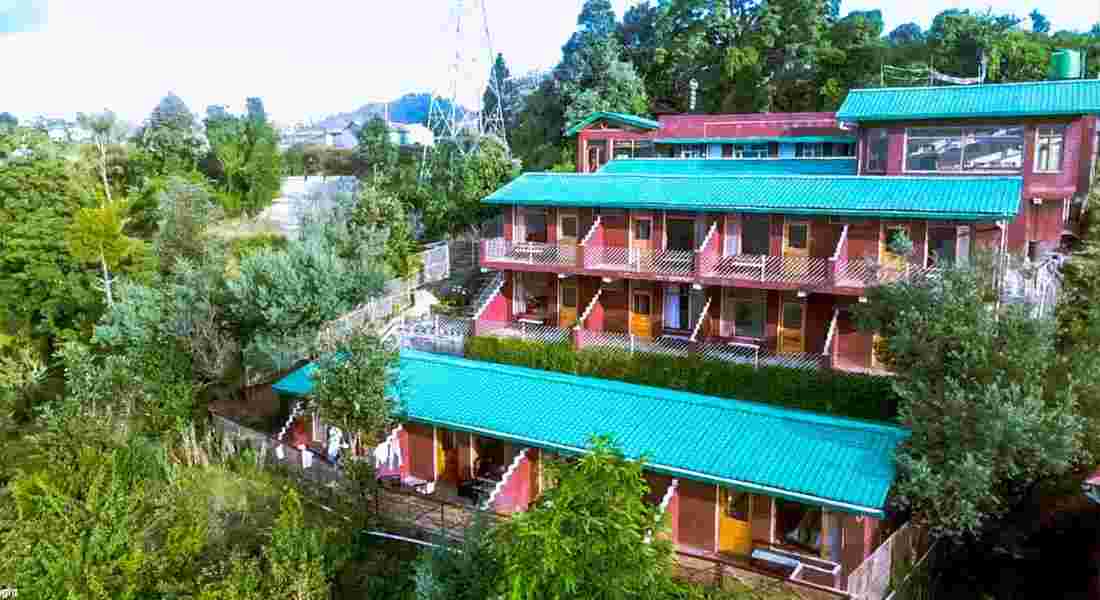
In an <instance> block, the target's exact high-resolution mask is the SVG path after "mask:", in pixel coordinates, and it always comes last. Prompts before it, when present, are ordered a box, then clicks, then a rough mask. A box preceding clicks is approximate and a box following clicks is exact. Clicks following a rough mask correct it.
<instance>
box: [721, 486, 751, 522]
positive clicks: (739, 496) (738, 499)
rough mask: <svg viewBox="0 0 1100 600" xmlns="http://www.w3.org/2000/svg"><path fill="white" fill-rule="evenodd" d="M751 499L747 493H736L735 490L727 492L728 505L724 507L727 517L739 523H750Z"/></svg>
mask: <svg viewBox="0 0 1100 600" xmlns="http://www.w3.org/2000/svg"><path fill="white" fill-rule="evenodd" d="M750 498H751V496H750V495H749V494H748V493H746V492H735V491H733V490H730V491H729V492H727V493H726V505H725V506H724V507H722V508H723V510H724V511H725V513H726V516H727V517H729V518H731V519H737V520H738V521H748V520H749V499H750Z"/></svg>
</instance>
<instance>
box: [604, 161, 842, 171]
mask: <svg viewBox="0 0 1100 600" xmlns="http://www.w3.org/2000/svg"><path fill="white" fill-rule="evenodd" d="M598 172H599V173H601V174H605V175H626V174H645V175H810V174H814V175H855V174H856V159H854V158H706V159H696V158H617V159H615V160H612V161H609V162H608V163H607V164H605V165H604V166H603V167H601V168H600V170H599V171H598Z"/></svg>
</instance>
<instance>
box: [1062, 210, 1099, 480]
mask: <svg viewBox="0 0 1100 600" xmlns="http://www.w3.org/2000/svg"><path fill="white" fill-rule="evenodd" d="M1095 197H1096V196H1095V194H1094V196H1093V198H1095ZM1062 272H1063V276H1064V279H1063V284H1062V292H1061V298H1060V299H1059V302H1058V308H1057V321H1058V325H1057V326H1058V333H1057V336H1058V338H1057V345H1058V354H1059V356H1058V367H1057V369H1056V373H1057V378H1058V379H1057V382H1058V383H1057V384H1056V385H1057V386H1067V385H1069V384H1070V383H1071V382H1072V383H1073V384H1074V385H1075V386H1076V390H1077V394H1078V399H1077V401H1078V405H1079V407H1080V411H1081V414H1082V415H1083V416H1084V417H1085V419H1086V428H1087V429H1086V434H1085V436H1084V439H1085V446H1086V448H1087V449H1088V450H1089V453H1090V455H1091V456H1092V458H1093V460H1094V461H1095V460H1096V459H1097V458H1098V457H1100V352H1097V351H1096V349H1097V348H1100V301H1098V298H1100V226H1097V225H1096V224H1092V225H1091V226H1090V227H1089V229H1088V231H1087V233H1086V236H1085V241H1084V243H1083V244H1082V245H1081V246H1080V247H1079V248H1077V249H1076V250H1075V251H1074V252H1073V254H1072V255H1071V257H1070V260H1069V262H1068V263H1066V264H1065V266H1064V267H1063V270H1062Z"/></svg>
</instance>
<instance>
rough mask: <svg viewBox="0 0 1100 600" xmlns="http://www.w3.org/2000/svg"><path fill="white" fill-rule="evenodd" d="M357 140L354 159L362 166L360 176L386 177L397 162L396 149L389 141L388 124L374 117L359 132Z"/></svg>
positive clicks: (391, 141)
mask: <svg viewBox="0 0 1100 600" xmlns="http://www.w3.org/2000/svg"><path fill="white" fill-rule="evenodd" d="M357 138H358V141H359V143H358V145H357V146H356V147H355V158H356V160H357V161H358V162H359V164H360V165H363V170H364V172H363V173H362V174H361V176H373V175H376V174H377V175H381V176H388V175H389V174H390V173H391V172H392V171H393V169H394V168H395V167H396V166H397V161H398V149H397V146H396V145H395V144H394V143H393V140H391V139H390V129H389V124H388V123H386V121H385V120H384V119H382V118H380V117H374V118H373V119H371V120H370V121H368V122H367V123H366V125H364V126H363V127H362V128H361V129H360V130H359V133H358V134H357Z"/></svg>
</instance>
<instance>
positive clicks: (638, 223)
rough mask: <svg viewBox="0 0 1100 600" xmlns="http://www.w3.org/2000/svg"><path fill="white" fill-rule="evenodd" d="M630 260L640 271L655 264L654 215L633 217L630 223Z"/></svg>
mask: <svg viewBox="0 0 1100 600" xmlns="http://www.w3.org/2000/svg"><path fill="white" fill-rule="evenodd" d="M630 259H631V260H630V262H631V264H632V265H633V266H634V267H635V268H636V269H638V270H640V271H650V270H652V265H653V217H633V219H632V221H631V224H630Z"/></svg>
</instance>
